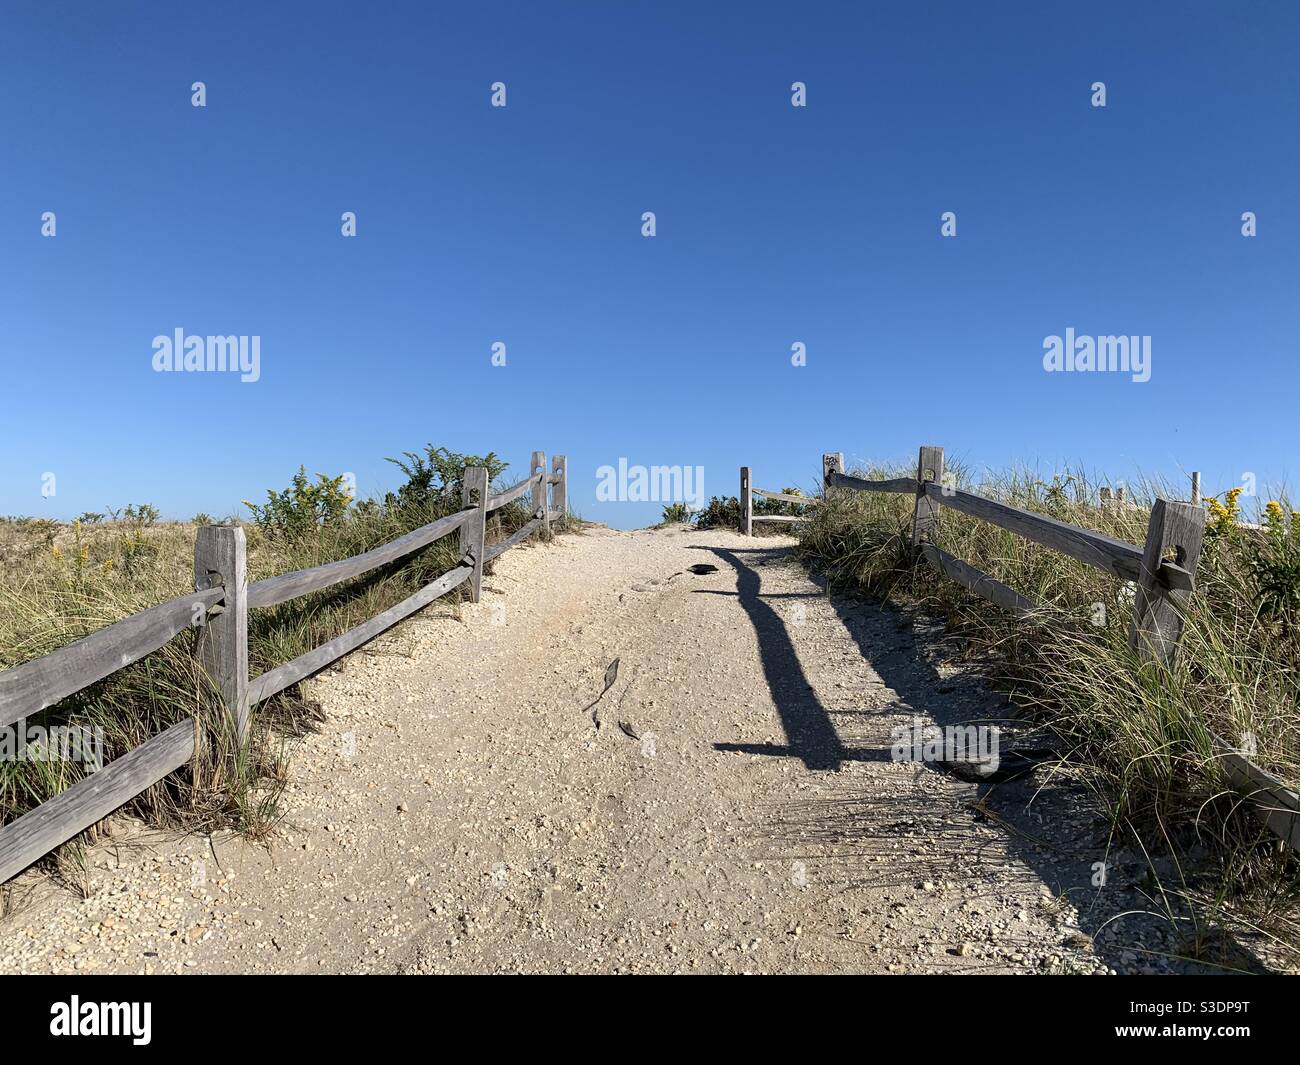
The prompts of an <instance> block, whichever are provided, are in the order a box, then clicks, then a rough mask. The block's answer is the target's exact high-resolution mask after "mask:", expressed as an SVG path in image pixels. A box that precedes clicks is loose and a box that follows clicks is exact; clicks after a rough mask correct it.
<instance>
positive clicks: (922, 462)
mask: <svg viewBox="0 0 1300 1065" xmlns="http://www.w3.org/2000/svg"><path fill="white" fill-rule="evenodd" d="M928 481H933V482H934V483H935V484H940V485H941V484H943V448H941V447H933V446H929V447H923V448H921V455H920V458H919V459H918V460H917V463H916V511H915V513H914V514H913V516H912V546H913V547H917V546H919V545H920V543H921V541H922V540H929V539H932V538H933V535H934V530H935V529H937V528H938V527H939V504H938V503H936V502H935V501H934V500H933V499H931V498H930V497H929V496H927V495H926V494H925V485H926V482H928Z"/></svg>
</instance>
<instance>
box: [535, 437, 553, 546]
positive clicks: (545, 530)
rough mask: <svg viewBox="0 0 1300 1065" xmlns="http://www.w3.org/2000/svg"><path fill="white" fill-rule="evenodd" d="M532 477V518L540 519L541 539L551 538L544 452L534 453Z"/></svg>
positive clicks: (548, 488)
mask: <svg viewBox="0 0 1300 1065" xmlns="http://www.w3.org/2000/svg"><path fill="white" fill-rule="evenodd" d="M532 476H533V517H534V518H538V517H540V518H541V519H542V528H541V533H542V539H543V540H549V539H550V538H551V511H550V502H551V489H550V485H548V484H547V483H546V452H545V451H534V452H533V462H532Z"/></svg>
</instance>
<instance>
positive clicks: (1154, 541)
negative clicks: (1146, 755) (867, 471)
mask: <svg viewBox="0 0 1300 1065" xmlns="http://www.w3.org/2000/svg"><path fill="white" fill-rule="evenodd" d="M822 485H823V497H822V498H821V499H817V498H812V497H809V498H805V497H803V496H794V495H789V494H785V493H779V492H769V491H766V490H763V489H757V488H753V487H752V484H751V480H750V469H749V467H748V466H742V467H741V470H740V493H741V494H740V511H741V528H742V531H743V532H744V534H745V535H746V536H752V535H753V522H755V521H782V522H799V521H806V520H807V517H806V516H788V515H762V514H755V513H754V512H753V496H754V495H759V496H764V497H766V498H768V499H779V500H782V501H784V502H791V503H800V504H806V505H811V506H818V505H822V504H824V502H825V499H826V495H827V494H829V493H830V492H832V491H842V490H848V491H857V492H895V493H899V494H902V495H907V496H913V497H914V498H915V505H914V510H913V517H912V546H913V548H914V549H915V552H916V557H917V559H918V561H921V560H923V561H925V562H926V563H928V564H929V565H930V566H932V567H933V568H934V569H936V570H938V571H939V572H940V573H942V574H944V575H945V576H947V577H949V578H951V579H952V580H954V581H956V582H957V583H958V584H960V585H962V586H963V587H965V588H967V589H968V590H969V591H971V592H973V593H975V594H976V595H978V596H981V597H982V598H984V599H987V600H989V601H990V602H992V603H994V604H995V605H997V606H999V607H1001V608H1003V609H1004V610H1007V611H1010V612H1011V613H1013V614H1015V615H1018V616H1020V617H1023V618H1026V619H1028V620H1036V618H1037V617H1039V616H1041V609H1040V607H1039V605H1038V604H1036V603H1034V602H1032V601H1031V600H1029V599H1028V598H1027V597H1026V596H1024V595H1022V594H1021V593H1020V592H1017V591H1016V590H1015V589H1014V588H1010V587H1008V586H1007V585H1005V584H1003V583H1002V582H1001V581H998V580H996V579H995V578H993V577H990V576H989V575H988V574H985V573H982V572H981V571H980V570H978V569H976V568H975V567H974V566H972V565H970V564H969V563H967V562H964V561H962V560H961V559H959V558H955V557H954V556H952V555H950V554H949V553H948V552H946V551H944V550H943V549H942V548H940V547H939V546H938V545H937V544H936V543H935V542H934V539H935V533H936V532H937V530H938V527H939V513H940V510H941V509H942V508H943V507H950V508H951V509H953V510H957V511H961V512H962V513H963V514H968V515H970V516H971V517H974V518H979V519H981V520H983V521H987V522H990V523H991V524H993V525H997V526H998V527H1000V528H1003V529H1007V530H1008V531H1010V532H1013V533H1015V534H1017V535H1019V536H1022V537H1024V538H1025V539H1027V540H1032V541H1033V542H1035V543H1039V544H1042V545H1043V546H1045V547H1050V548H1052V549H1053V550H1055V551H1059V552H1060V553H1061V554H1063V555H1068V556H1069V557H1070V558H1073V559H1077V560H1078V561H1080V562H1083V563H1086V564H1087V565H1090V566H1095V567H1096V568H1098V569H1101V570H1104V571H1106V572H1108V573H1111V574H1113V575H1114V576H1116V577H1118V578H1120V579H1122V580H1127V581H1132V582H1133V585H1134V596H1133V616H1132V619H1131V621H1130V623H1129V646H1130V647H1131V648H1132V649H1133V650H1134V652H1136V654H1137V655H1138V656H1139V658H1140V659H1142V660H1145V661H1147V662H1150V663H1154V664H1156V665H1168V664H1169V663H1170V662H1171V661H1172V659H1173V656H1174V653H1175V651H1176V650H1177V648H1178V643H1179V640H1180V638H1181V636H1182V631H1183V618H1184V615H1185V613H1186V609H1187V604H1188V601H1189V599H1190V597H1191V595H1192V594H1193V592H1194V591H1195V590H1196V577H1195V574H1196V564H1197V561H1198V560H1199V558H1200V555H1201V540H1202V537H1203V535H1204V531H1205V511H1204V510H1203V509H1202V508H1201V505H1200V502H1201V493H1200V474H1199V473H1197V474H1194V475H1193V478H1192V496H1193V502H1191V503H1182V502H1175V501H1172V500H1167V499H1157V500H1156V501H1155V502H1154V503H1153V504H1152V507H1151V516H1150V520H1149V522H1148V524H1147V537H1146V543H1145V544H1143V545H1142V546H1140V547H1139V546H1138V545H1136V544H1130V543H1127V542H1126V541H1123V540H1116V539H1114V538H1113V537H1110V536H1106V535H1104V534H1102V533H1099V532H1094V531H1093V530H1091V529H1085V528H1082V527H1080V526H1077V525H1070V524H1068V523H1066V522H1063V521H1058V520H1057V519H1055V518H1049V517H1047V516H1046V515H1044V514H1036V513H1034V512H1033V511H1029V510H1024V509H1022V508H1020V507H1015V506H1011V505H1010V504H1007V503H1002V502H1000V501H998V500H995V499H989V498H987V497H985V496H981V495H976V494H975V493H973V492H967V491H964V490H962V489H960V488H957V487H956V486H955V485H954V484H953V483H951V480H950V479H948V480H945V478H944V470H943V448H941V447H923V448H921V452H920V456H919V458H918V461H917V470H916V476H915V477H893V478H889V479H887V480H866V479H864V478H861V477H851V476H849V475H848V474H846V473H845V472H844V455H843V453H842V452H832V453H827V454H825V455H823V456H822ZM1122 492H1123V490H1122V489H1119V490H1118V494H1117V496H1116V497H1114V498H1115V500H1116V501H1117V502H1122V500H1123V495H1122ZM1110 498H1111V497H1110V496H1109V493H1107V499H1108V500H1109V499H1110ZM1212 743H1213V746H1214V753H1215V756H1216V757H1217V758H1218V759H1219V761H1220V763H1221V764H1222V766H1223V768H1224V771H1225V774H1226V775H1227V777H1228V779H1229V780H1230V781H1231V782H1232V784H1233V786H1234V787H1235V788H1236V789H1237V790H1238V791H1239V792H1241V793H1242V794H1243V795H1245V796H1247V798H1248V799H1249V801H1250V802H1251V804H1252V806H1253V807H1254V809H1255V811H1256V813H1257V814H1258V815H1259V817H1260V818H1261V820H1262V821H1263V822H1264V824H1265V825H1267V827H1268V828H1269V829H1270V830H1271V831H1272V832H1273V833H1274V834H1275V835H1277V836H1278V837H1279V838H1281V839H1282V840H1283V841H1285V842H1286V843H1287V844H1289V845H1290V846H1291V847H1292V848H1293V849H1300V795H1298V794H1297V792H1296V791H1295V790H1293V789H1291V788H1288V787H1287V786H1286V785H1285V784H1284V783H1283V782H1282V781H1280V780H1278V779H1277V778H1276V777H1274V776H1273V775H1272V774H1271V773H1269V772H1267V771H1266V770H1264V769H1262V768H1261V767H1260V766H1258V765H1256V764H1255V763H1254V762H1252V761H1251V760H1250V759H1249V758H1248V757H1247V756H1246V754H1245V753H1244V752H1242V751H1241V750H1239V749H1237V748H1235V747H1233V746H1232V745H1230V744H1229V743H1227V742H1226V741H1224V740H1223V739H1221V738H1219V737H1217V736H1212Z"/></svg>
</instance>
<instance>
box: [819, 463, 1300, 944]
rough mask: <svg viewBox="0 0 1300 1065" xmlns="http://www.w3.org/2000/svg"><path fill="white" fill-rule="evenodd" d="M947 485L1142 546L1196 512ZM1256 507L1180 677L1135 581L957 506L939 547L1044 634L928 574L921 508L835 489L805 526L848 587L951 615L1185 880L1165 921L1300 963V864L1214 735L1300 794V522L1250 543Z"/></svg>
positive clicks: (1073, 763)
mask: <svg viewBox="0 0 1300 1065" xmlns="http://www.w3.org/2000/svg"><path fill="white" fill-rule="evenodd" d="M856 472H857V473H858V475H859V476H863V477H869V478H883V477H893V476H905V475H914V473H915V471H914V469H913V470H907V469H874V470H873V469H864V470H859V471H856ZM947 472H948V473H949V474H955V476H956V482H957V485H958V486H959V487H961V488H964V489H967V490H970V491H974V492H977V493H979V494H981V495H985V496H989V497H991V498H994V499H999V500H1002V501H1004V502H1007V503H1011V504H1013V505H1015V506H1019V507H1023V508H1025V509H1027V510H1032V511H1035V512H1038V513H1042V514H1047V515H1050V516H1051V517H1054V518H1057V519H1060V520H1062V521H1066V522H1069V523H1071V524H1074V525H1079V526H1083V527H1086V528H1090V529H1094V530H1096V531H1098V532H1102V533H1106V534H1108V535H1110V536H1113V537H1116V538H1118V539H1122V540H1127V541H1129V542H1130V543H1133V544H1136V545H1139V546H1140V545H1142V544H1143V543H1144V541H1145V539H1146V529H1147V521H1148V517H1149V513H1150V503H1151V501H1152V500H1153V499H1154V498H1156V497H1157V496H1161V497H1164V498H1170V499H1178V498H1182V497H1183V495H1182V494H1180V493H1179V492H1177V491H1175V490H1173V489H1170V488H1169V487H1168V486H1163V485H1160V484H1156V483H1151V482H1147V483H1141V484H1137V485H1132V484H1130V485H1129V486H1128V491H1127V493H1126V494H1127V498H1126V499H1125V501H1124V502H1123V503H1117V502H1116V501H1115V500H1114V498H1113V497H1112V498H1111V499H1110V500H1108V501H1107V500H1103V498H1102V493H1101V492H1100V488H1101V487H1102V485H1100V484H1096V483H1093V482H1092V481H1091V480H1090V479H1089V478H1088V477H1087V476H1085V475H1084V474H1082V473H1080V472H1077V471H1075V472H1065V473H1057V474H1054V475H1049V476H1046V477H1044V476H1041V475H1039V474H1038V473H1036V472H1035V471H1030V470H1017V471H1011V472H1008V473H1004V474H995V475H985V476H975V475H974V474H973V473H972V471H970V470H965V469H952V468H949V470H948V471H947ZM1239 494H1240V493H1239V491H1232V492H1229V493H1228V494H1227V495H1226V496H1225V497H1224V498H1222V499H1215V500H1211V501H1209V511H1210V513H1209V515H1208V522H1207V531H1206V537H1205V541H1204V549H1203V553H1202V556H1201V560H1200V563H1199V566H1198V568H1197V573H1196V578H1197V589H1196V593H1195V594H1194V595H1193V596H1192V599H1191V603H1190V606H1189V608H1188V611H1187V616H1186V628H1185V631H1184V635H1183V639H1182V643H1181V646H1180V648H1179V652H1178V654H1177V656H1176V658H1175V659H1174V662H1173V664H1172V666H1171V667H1170V668H1162V667H1157V666H1154V665H1151V664H1147V663H1144V662H1142V661H1140V660H1139V659H1138V657H1137V656H1135V655H1134V654H1133V653H1132V652H1131V651H1130V650H1129V647H1128V626H1129V621H1130V618H1131V613H1132V593H1133V587H1132V585H1131V584H1128V583H1127V582H1124V581H1121V580H1119V579H1117V578H1115V577H1113V576H1110V575H1108V574H1106V573H1104V572H1102V571H1100V570H1096V569H1093V568H1092V567H1089V566H1085V565H1084V564H1082V563H1079V562H1075V561H1074V560H1072V559H1069V558H1067V557H1066V556H1064V555H1061V554H1058V553H1057V552H1055V551H1052V550H1051V549H1049V548H1046V547H1042V546H1039V545H1037V544H1034V543H1031V542H1030V541H1028V540H1025V539H1023V538H1021V537H1019V536H1016V535H1014V534H1013V533H1010V532H1007V531H1004V530H1002V529H1000V528H998V527H996V526H994V525H991V524H989V523H987V522H983V521H980V520H978V519H975V518H971V517H968V516H967V515H964V514H961V513H959V512H957V511H955V510H951V509H947V508H943V509H941V511H940V518H939V527H938V531H937V533H936V535H935V537H934V542H935V543H936V544H937V545H938V546H939V547H941V548H943V549H944V550H946V551H948V552H949V553H951V554H952V555H954V556H956V557H957V558H959V559H962V560H964V561H966V562H968V563H970V564H971V565H973V566H975V567H976V568H978V569H980V570H982V571H983V572H985V573H987V574H988V575H989V576H992V577H994V578H996V579H998V580H1000V581H1002V582H1003V583H1005V584H1008V585H1010V586H1011V587H1012V588H1014V589H1016V590H1017V591H1019V592H1021V593H1022V594H1024V595H1026V596H1027V597H1029V598H1030V599H1031V600H1033V601H1034V602H1036V603H1038V604H1041V608H1042V609H1041V610H1040V611H1039V612H1038V613H1037V614H1035V615H1034V616H1033V617H1032V619H1031V620H1030V621H1028V622H1027V621H1022V620H1018V619H1016V618H1015V617H1014V616H1012V615H1010V614H1008V613H1006V612H1004V611H1001V610H1000V609H999V608H997V607H995V606H993V605H992V604H990V603H988V602H986V601H985V600H983V599H981V598H979V597H977V596H975V595H973V594H972V593H970V592H968V591H966V590H965V589H964V588H962V587H961V586H960V585H958V584H957V583H956V582H954V581H951V580H949V579H948V578H946V577H944V576H942V575H941V574H939V573H937V572H936V571H934V570H933V569H932V568H931V567H930V566H928V565H926V564H924V563H921V564H919V565H915V564H913V557H914V556H913V553H912V550H911V544H910V537H911V526H912V512H913V506H914V500H913V499H912V497H910V496H900V495H887V494H881V493H867V492H854V491H845V490H832V491H831V492H830V493H829V499H828V501H827V504H826V505H825V506H823V507H819V508H818V509H817V511H816V513H815V514H814V515H813V516H812V518H811V520H810V522H809V523H808V524H807V525H806V526H803V527H801V542H800V547H799V552H800V553H801V555H802V556H803V557H804V559H805V560H807V561H808V562H809V563H811V564H812V565H814V566H815V567H816V568H818V569H820V570H822V571H824V572H825V573H826V574H827V575H828V576H829V577H830V578H831V580H832V581H833V582H834V583H835V584H837V585H838V586H840V587H850V588H854V589H859V590H862V591H864V592H866V593H868V594H870V595H873V596H877V597H886V598H893V599H895V600H898V601H901V602H906V603H908V604H911V605H913V606H919V607H920V608H921V609H923V610H924V611H925V612H927V613H931V614H935V615H938V616H940V617H942V618H943V619H944V620H945V621H946V622H947V623H948V625H949V626H950V628H951V630H952V632H953V633H954V634H955V635H956V636H957V637H959V641H958V642H959V645H960V646H962V647H963V648H964V649H965V653H966V654H968V655H969V656H970V658H971V660H972V661H973V662H975V663H977V664H978V666H979V668H980V669H981V670H982V671H983V672H984V673H985V674H987V676H988V677H989V678H990V679H991V680H992V681H993V682H994V683H996V684H997V685H998V686H1000V687H1001V688H1003V689H1004V690H1006V691H1008V692H1009V693H1011V694H1012V695H1013V697H1014V698H1015V700H1016V701H1017V702H1018V703H1019V704H1020V705H1021V706H1022V707H1024V708H1026V710H1027V711H1028V712H1029V713H1031V714H1032V715H1033V716H1034V717H1035V718H1036V719H1037V720H1038V721H1039V722H1040V723H1042V724H1043V725H1044V726H1046V727H1048V728H1050V729H1051V730H1052V731H1053V732H1054V733H1055V734H1056V736H1058V737H1059V738H1060V741H1061V747H1062V750H1063V752H1064V754H1065V756H1066V758H1067V760H1068V766H1069V772H1070V775H1071V777H1072V778H1076V779H1081V780H1082V781H1083V782H1084V783H1086V784H1087V785H1088V786H1089V787H1090V788H1091V789H1092V792H1093V793H1094V794H1095V796H1096V797H1097V800H1098V802H1099V804H1100V805H1101V807H1102V809H1103V810H1105V811H1106V812H1107V813H1108V815H1109V816H1110V818H1111V820H1112V823H1113V826H1114V832H1115V835H1116V838H1117V839H1118V838H1120V837H1123V838H1124V839H1125V842H1127V843H1130V844H1136V845H1137V846H1139V847H1140V848H1141V849H1142V850H1143V851H1145V852H1146V853H1147V854H1149V855H1152V856H1157V855H1158V856H1161V857H1164V858H1166V859H1169V860H1171V861H1172V862H1173V864H1174V865H1175V867H1176V868H1177V869H1179V870H1180V883H1178V884H1174V885H1168V884H1165V885H1162V886H1161V896H1162V900H1163V901H1162V905H1168V899H1169V897H1171V895H1172V896H1176V897H1177V898H1179V899H1181V900H1182V901H1183V902H1185V903H1187V904H1188V906H1189V907H1190V909H1188V908H1185V909H1184V911H1183V912H1182V915H1181V917H1180V919H1186V920H1191V921H1192V922H1193V923H1195V924H1197V926H1198V931H1203V930H1204V929H1207V928H1211V927H1218V926H1222V925H1233V926H1234V927H1238V928H1242V927H1248V928H1250V929H1251V930H1252V931H1257V932H1261V933H1263V934H1264V935H1267V936H1269V937H1272V938H1273V940H1274V942H1275V943H1278V944H1284V945H1285V947H1286V949H1288V950H1292V951H1293V950H1294V949H1295V947H1296V945H1297V944H1300V924H1298V923H1297V921H1296V912H1297V902H1298V901H1300V865H1298V863H1297V861H1296V858H1295V855H1294V854H1293V853H1292V852H1290V851H1289V850H1287V849H1286V848H1285V847H1284V846H1283V845H1282V844H1281V843H1280V842H1279V841H1278V840H1276V838H1275V837H1273V836H1272V835H1271V834H1269V833H1268V832H1267V831H1266V830H1265V829H1264V828H1263V827H1262V826H1261V825H1260V823H1259V821H1258V820H1257V819H1256V818H1255V817H1254V816H1253V814H1252V812H1251V811H1250V810H1249V808H1248V805H1247V804H1245V803H1243V801H1242V800H1241V798H1240V796H1239V795H1237V794H1236V793H1235V792H1234V791H1233V790H1232V788H1231V786H1230V784H1229V782H1228V780H1227V779H1226V777H1225V775H1224V773H1223V771H1222V768H1221V765H1220V763H1219V761H1218V760H1217V759H1216V758H1215V757H1214V754H1213V746H1212V735H1217V736H1219V737H1222V738H1223V739H1224V740H1226V741H1227V742H1228V743H1229V744H1231V745H1233V746H1237V747H1239V748H1241V749H1242V750H1243V751H1245V752H1247V753H1251V752H1253V753H1251V757H1252V760H1253V761H1255V762H1256V763H1257V764H1258V765H1260V766H1262V767H1263V768H1265V769H1267V770H1268V771H1270V772H1271V773H1273V774H1274V775H1276V776H1277V777H1279V778H1281V779H1282V780H1283V781H1284V782H1285V783H1287V784H1288V785H1289V786H1290V787H1296V786H1297V784H1300V637H1298V633H1300V629H1298V628H1297V622H1298V621H1300V609H1298V600H1300V596H1298V593H1300V564H1298V560H1300V517H1296V516H1294V515H1292V514H1291V512H1290V508H1289V507H1288V506H1287V505H1286V503H1285V501H1278V502H1273V503H1270V504H1269V505H1268V507H1267V508H1265V510H1264V511H1263V512H1262V514H1261V515H1260V517H1262V518H1263V522H1262V527H1261V528H1259V529H1253V530H1252V529H1246V528H1242V527H1240V526H1239V524H1238V519H1239V518H1240V514H1239V513H1238V510H1237V508H1238V504H1239V498H1238V497H1239ZM1189 856H1195V857H1196V858H1197V860H1195V861H1193V860H1190V859H1189ZM1193 904H1194V905H1193Z"/></svg>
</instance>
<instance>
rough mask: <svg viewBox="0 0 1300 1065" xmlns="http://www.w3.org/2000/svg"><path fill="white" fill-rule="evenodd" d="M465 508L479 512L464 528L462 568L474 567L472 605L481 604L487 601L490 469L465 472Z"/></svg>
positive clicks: (470, 591)
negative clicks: (485, 552)
mask: <svg viewBox="0 0 1300 1065" xmlns="http://www.w3.org/2000/svg"><path fill="white" fill-rule="evenodd" d="M461 504H462V505H463V506H466V507H475V508H477V509H476V511H475V513H474V516H473V517H472V518H470V519H469V520H468V521H467V522H465V524H464V525H462V526H461V527H460V554H461V565H466V564H469V565H471V566H473V567H474V572H473V573H472V574H470V577H469V580H468V582H467V583H468V585H469V601H470V602H471V603H477V602H478V601H479V600H480V599H481V598H482V597H483V541H484V540H485V539H486V538H487V504H488V471H487V467H486V466H470V467H467V468H466V470H465V478H464V486H463V487H462V489H461Z"/></svg>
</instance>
